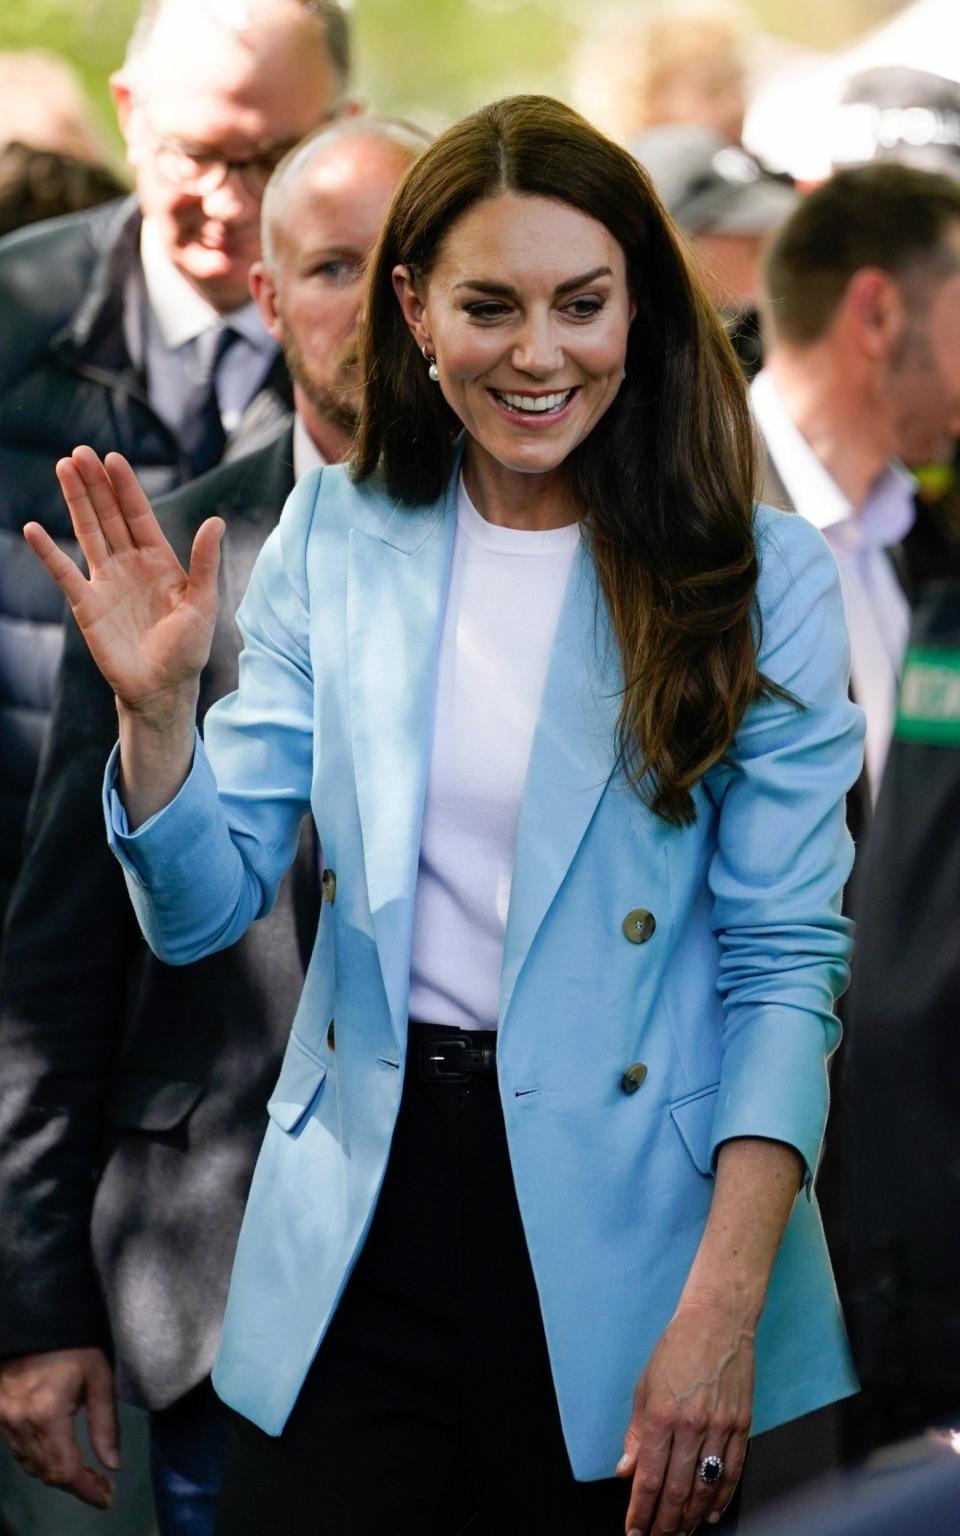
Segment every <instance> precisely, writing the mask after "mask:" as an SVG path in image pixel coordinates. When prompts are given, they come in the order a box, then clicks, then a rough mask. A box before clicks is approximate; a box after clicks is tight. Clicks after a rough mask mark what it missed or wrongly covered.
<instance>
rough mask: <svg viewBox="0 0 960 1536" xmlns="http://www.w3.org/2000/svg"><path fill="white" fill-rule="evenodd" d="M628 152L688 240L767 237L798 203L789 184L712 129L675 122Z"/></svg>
mask: <svg viewBox="0 0 960 1536" xmlns="http://www.w3.org/2000/svg"><path fill="white" fill-rule="evenodd" d="M627 148H628V149H629V150H630V153H631V154H632V155H633V156H634V158H635V159H637V160H639V162H640V164H641V165H642V166H643V168H644V170H645V171H647V172H648V173H649V175H650V177H651V179H652V181H653V184H654V186H655V187H656V189H657V191H658V193H659V194H660V196H661V198H662V199H663V201H664V203H665V204H666V206H667V209H668V211H669V213H670V214H671V216H672V217H673V218H674V219H675V220H676V222H677V223H678V224H679V226H680V228H681V229H682V230H684V231H685V233H686V234H688V235H699V234H702V233H704V232H706V231H710V232H712V233H715V234H723V235H753V234H766V233H767V231H769V230H772V229H776V228H777V226H778V225H780V224H782V223H783V221H784V219H785V218H787V216H788V215H789V214H790V213H792V211H793V209H794V207H795V206H796V203H797V200H798V196H799V194H798V193H797V192H796V190H795V189H794V188H793V187H792V186H791V185H790V184H789V182H786V181H783V180H781V178H780V177H779V176H773V175H771V174H770V172H769V171H766V170H764V168H763V166H762V165H761V164H760V163H759V161H757V160H755V159H754V157H753V156H752V155H751V154H748V153H747V151H746V150H745V149H741V148H740V147H739V145H735V144H730V143H728V141H727V140H726V139H725V138H724V137H723V136H722V134H719V133H716V132H714V130H713V129H712V128H703V127H700V126H699V125H698V124H693V123H669V124H665V125H664V126H663V127H660V128H651V129H649V130H648V131H647V132H645V133H641V134H638V135H636V136H635V137H634V138H632V139H631V140H630V141H629V142H628V144H627Z"/></svg>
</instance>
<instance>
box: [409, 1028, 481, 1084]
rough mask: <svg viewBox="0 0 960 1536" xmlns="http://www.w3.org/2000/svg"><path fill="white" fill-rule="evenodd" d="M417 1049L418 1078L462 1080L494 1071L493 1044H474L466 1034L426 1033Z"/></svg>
mask: <svg viewBox="0 0 960 1536" xmlns="http://www.w3.org/2000/svg"><path fill="white" fill-rule="evenodd" d="M484 1038H485V1039H490V1038H491V1037H490V1035H485V1036H484ZM419 1049H420V1080H421V1082H424V1083H466V1082H469V1080H470V1079H471V1078H472V1077H496V1075H497V1047H496V1045H495V1044H493V1045H477V1044H475V1043H474V1042H473V1041H471V1039H470V1036H469V1034H466V1033H465V1034H462V1035H428V1036H427V1037H426V1039H422V1040H421V1041H420V1043H419Z"/></svg>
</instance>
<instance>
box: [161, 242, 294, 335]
mask: <svg viewBox="0 0 960 1536" xmlns="http://www.w3.org/2000/svg"><path fill="white" fill-rule="evenodd" d="M140 264H141V266H142V268H143V282H144V287H145V289H146V295H147V303H148V305H149V308H150V313H151V316H152V317H153V320H154V322H155V324H156V327H157V331H158V333H159V336H160V340H161V341H162V342H163V345H164V346H165V347H166V348H167V349H168V350H169V351H171V352H175V351H176V350H177V349H178V348H179V347H182V346H185V345H186V343H187V342H188V341H194V340H195V339H196V338H197V337H198V336H199V335H201V334H202V333H203V332H204V331H208V330H209V329H210V328H211V326H214V325H220V324H222V323H223V321H224V320H225V319H227V320H229V322H230V328H231V330H234V331H236V332H237V333H238V334H239V335H241V336H242V337H243V338H244V340H245V341H248V342H250V344H251V346H254V347H256V348H257V350H258V351H259V352H262V353H263V354H264V355H265V356H266V355H269V354H271V353H272V352H274V351H275V350H276V343H275V342H274V341H273V339H272V338H271V337H270V335H269V334H268V333H267V330H266V327H265V326H264V323H263V320H262V319H261V317H260V311H259V310H258V309H257V306H256V305H255V304H254V302H253V300H252V299H250V300H248V301H247V303H246V304H242V305H241V306H240V308H239V309H234V310H231V312H230V314H229V315H226V316H225V315H221V314H220V313H219V312H218V311H217V310H216V309H214V307H213V305H212V304H211V303H209V301H208V300H207V299H205V298H204V297H203V295H202V294H201V293H198V291H197V289H196V288H194V286H193V284H192V283H189V282H188V281H187V279H186V278H185V277H184V275H183V273H182V272H180V271H178V269H177V268H176V267H175V266H174V264H173V262H172V261H171V260H170V256H169V254H168V252H167V251H166V249H165V248H164V245H163V241H162V239H161V236H160V232H159V230H158V229H157V227H156V224H155V223H154V222H153V220H152V219H144V221H143V226H142V229H141V234H140Z"/></svg>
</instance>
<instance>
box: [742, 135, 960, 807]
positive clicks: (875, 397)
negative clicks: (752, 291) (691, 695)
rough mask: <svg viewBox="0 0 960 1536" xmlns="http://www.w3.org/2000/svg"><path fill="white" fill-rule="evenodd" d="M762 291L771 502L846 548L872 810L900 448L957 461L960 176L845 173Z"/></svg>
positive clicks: (901, 623)
mask: <svg viewBox="0 0 960 1536" xmlns="http://www.w3.org/2000/svg"><path fill="white" fill-rule="evenodd" d="M766 289H767V296H766V320H767V324H768V328H769V332H770V349H769V352H768V354H767V361H766V366H765V367H764V369H763V370H762V372H761V373H760V374H759V376H758V377H757V378H756V379H755V381H754V383H753V386H752V397H753V406H754V413H755V417H756V421H757V425H758V427H759V429H760V434H761V436H762V439H763V443H764V446H765V448H766V454H767V474H766V485H765V487H764V498H765V499H766V500H772V501H774V502H775V503H779V504H780V505H786V506H790V507H792V508H793V509H794V510H795V511H797V512H799V513H800V514H801V515H802V516H804V517H807V518H809V519H810V521H811V522H813V523H815V524H816V526H817V527H818V528H820V529H821V530H822V531H823V533H824V536H825V537H826V539H827V540H828V542H829V543H830V545H831V547H832V548H833V551H834V554H835V555H836V558H837V563H838V565H839V568H840V577H841V582H842V585H843V592H844V598H845V602H846V609H847V622H848V625H849V628H850V641H851V656H852V687H853V691H854V694H855V696H856V697H857V699H858V701H859V702H860V704H861V705H862V706H863V708H864V710H865V712H866V716H867V741H866V764H865V779H866V784H865V786H864V787H863V788H864V792H865V794H866V797H867V804H866V806H861V807H860V808H859V809H861V810H863V809H868V808H869V804H870V803H871V802H872V801H873V799H875V797H876V792H877V788H878V786H879V782H880V778H881V775H882V772H883V765H884V761H885V758H886V753H887V748H888V746H889V742H890V735H891V731H892V728H893V718H894V707H895V699H896V688H897V681H898V678H899V673H900V667H901V662H902V658H903V652H904V648H905V645H906V641H907V632H908V629H909V604H908V599H907V596H906V594H905V593H904V590H903V587H902V585H901V583H900V580H899V579H898V575H897V571H896V568H895V562H896V552H897V546H898V545H899V544H900V542H901V541H902V539H903V538H904V536H905V535H906V534H907V533H908V531H909V529H910V527H911V524H912V522H913V515H914V506H913V490H914V485H913V481H912V479H911V477H910V476H909V474H907V473H906V471H905V470H904V469H903V467H902V465H901V464H899V463H898V462H897V460H903V461H905V462H906V463H912V464H925V463H930V462H935V461H938V460H939V459H945V458H948V457H949V453H950V447H951V445H952V442H953V440H954V438H956V436H957V435H958V433H960V186H958V185H957V183H956V182H954V181H952V180H951V179H949V178H947V177H942V176H935V175H933V174H929V173H927V172H924V171H919V170H913V169H909V168H907V167H904V166H900V165H872V166H865V167H861V168H859V169H856V170H850V171H843V172H841V173H839V174H838V175H836V176H835V177H833V178H832V180H830V181H828V182H826V183H825V184H824V185H823V186H822V187H819V188H818V189H817V190H816V191H815V192H813V193H811V195H810V196H809V197H807V198H805V199H804V201H803V202H802V203H801V204H800V206H799V207H798V208H797V209H796V211H795V212H794V213H793V215H792V216H791V217H790V218H789V219H788V220H787V222H786V224H785V225H784V226H783V228H782V229H781V231H780V232H779V234H778V235H777V237H776V239H775V240H774V242H773V245H772V247H771V250H770V252H769V254H768V257H767V270H766ZM856 809H857V808H856V807H854V810H856Z"/></svg>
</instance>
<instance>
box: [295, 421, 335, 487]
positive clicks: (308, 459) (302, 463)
mask: <svg viewBox="0 0 960 1536" xmlns="http://www.w3.org/2000/svg"><path fill="white" fill-rule="evenodd" d="M326 462H327V460H326V459H325V458H324V456H323V454H322V453H321V452H320V449H319V448H318V447H317V445H316V443H315V442H314V440H313V438H312V437H311V436H310V433H309V432H308V431H307V429H306V427H305V425H304V422H303V417H302V416H301V415H300V413H299V411H298V412H297V414H296V415H295V416H294V418H293V478H294V480H299V479H300V478H301V476H303V475H305V474H306V473H307V470H308V469H322V468H323V467H324V465H325V464H326Z"/></svg>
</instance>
